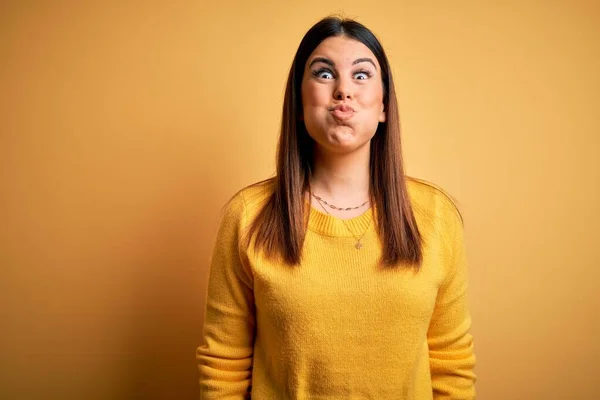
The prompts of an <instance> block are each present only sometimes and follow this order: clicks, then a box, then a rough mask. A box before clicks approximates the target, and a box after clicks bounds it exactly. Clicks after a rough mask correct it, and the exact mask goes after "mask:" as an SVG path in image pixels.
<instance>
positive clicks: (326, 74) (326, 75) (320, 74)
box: [313, 69, 333, 79]
mask: <svg viewBox="0 0 600 400" xmlns="http://www.w3.org/2000/svg"><path fill="white" fill-rule="evenodd" d="M313 75H314V76H316V77H317V78H321V79H333V74H332V73H331V71H329V70H326V69H320V70H318V71H313Z"/></svg>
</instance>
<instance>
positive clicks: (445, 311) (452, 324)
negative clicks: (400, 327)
mask: <svg viewBox="0 0 600 400" xmlns="http://www.w3.org/2000/svg"><path fill="white" fill-rule="evenodd" d="M447 208H451V209H450V210H448V209H447V212H444V215H445V217H444V219H445V223H444V226H445V228H444V232H443V234H442V238H443V239H444V241H445V244H446V246H445V249H446V253H445V254H446V256H445V258H444V263H445V264H446V265H444V268H445V269H446V276H445V279H444V280H443V282H442V284H441V286H440V288H439V291H438V295H437V299H436V304H435V308H434V311H433V315H432V318H431V322H430V325H429V330H428V333H427V339H428V344H429V363H430V368H431V378H432V386H433V398H434V399H435V400H450V399H452V400H472V399H474V398H475V386H474V385H475V380H476V376H475V374H474V372H473V368H474V367H475V355H474V352H473V337H472V336H471V333H470V329H471V316H470V313H469V306H468V299H467V287H468V272H467V262H466V256H465V248H464V240H463V227H462V221H461V218H460V216H459V214H458V211H457V210H456V208H455V207H454V205H453V204H451V205H448V207H447Z"/></svg>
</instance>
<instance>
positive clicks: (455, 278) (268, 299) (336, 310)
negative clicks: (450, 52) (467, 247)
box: [197, 18, 475, 400]
mask: <svg viewBox="0 0 600 400" xmlns="http://www.w3.org/2000/svg"><path fill="white" fill-rule="evenodd" d="M399 135H400V128H399V121H398V110H397V104H396V95H395V91H394V85H393V81H392V76H391V71H390V66H389V63H388V60H387V57H386V55H385V53H384V51H383V49H382V47H381V45H380V43H379V41H378V40H377V39H376V37H375V36H374V35H373V34H372V33H371V32H370V31H369V30H368V29H367V28H366V27H364V26H363V25H361V24H359V23H358V22H355V21H352V20H347V19H339V18H325V19H323V20H322V21H320V22H318V23H317V24H316V25H314V26H313V27H312V28H311V29H310V30H309V31H308V32H307V34H306V35H305V37H304V38H303V40H302V42H301V43H300V46H299V48H298V51H297V53H296V56H295V58H294V61H293V64H292V67H291V70H290V74H289V77H288V81H287V88H286V93H285V101H284V106H283V119H282V127H281V135H280V139H279V147H278V154H277V156H278V157H277V174H276V177H275V178H273V179H269V180H267V181H263V182H259V183H257V184H255V185H252V186H250V187H247V188H245V189H243V190H242V191H240V192H239V193H238V194H237V195H235V196H234V197H233V198H232V199H231V201H230V202H229V203H228V205H227V207H226V210H225V213H224V216H223V220H222V222H221V226H220V230H219V233H218V237H217V243H216V246H215V249H214V253H213V257H212V261H211V272H210V277H209V285H208V296H207V306H206V307H207V308H206V317H205V323H204V337H203V341H204V342H203V344H202V346H200V347H199V348H198V351H197V358H198V362H199V368H200V376H201V377H200V388H201V397H202V398H204V399H217V398H240V399H241V398H249V397H250V393H251V395H252V398H253V399H261V400H262V399H345V398H361V399H362V398H370V399H414V400H424V399H473V398H474V396H475V393H474V382H475V375H474V373H473V368H474V364H475V357H474V354H473V344H472V337H471V334H470V333H469V331H470V325H471V321H470V315H469V311H468V305H467V297H466V295H467V293H466V292H467V268H466V260H465V253H464V248H463V236H462V222H461V218H460V215H459V213H458V211H457V210H456V208H455V206H454V204H453V203H452V201H451V200H450V199H449V198H448V196H446V195H445V194H444V193H443V192H442V191H441V190H440V189H438V188H436V187H434V186H433V185H430V184H426V183H424V182H422V181H418V180H415V179H411V178H408V177H405V176H404V172H403V166H402V157H401V148H400V136H399Z"/></svg>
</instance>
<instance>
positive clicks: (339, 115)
mask: <svg viewBox="0 0 600 400" xmlns="http://www.w3.org/2000/svg"><path fill="white" fill-rule="evenodd" d="M354 114H355V112H354V111H353V110H345V111H344V110H340V109H334V110H333V111H331V115H333V117H334V118H335V119H338V120H340V121H345V120H347V119H350V118H352V117H353V116H354Z"/></svg>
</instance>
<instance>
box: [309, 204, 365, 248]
mask: <svg viewBox="0 0 600 400" xmlns="http://www.w3.org/2000/svg"><path fill="white" fill-rule="evenodd" d="M313 196H315V195H314V193H313ZM315 198H316V199H317V203H319V204H320V205H321V207H322V208H323V210H325V212H326V213H327V214H328V215H329V216H330V217H333V215H331V213H330V212H329V211H327V208H325V206H324V205H323V203H322V202H321V198H320V197H317V196H315ZM367 203H368V201H367ZM365 204H366V203H365ZM363 206H364V204H363ZM359 207H362V206H359ZM357 208H358V207H357ZM334 218H335V217H334ZM340 219H341V220H342V222H343V223H344V226H345V227H346V229H347V230H348V232H350V234H351V235H352V236H354V239H356V244H355V245H354V247H355V248H356V250H360V249H361V248H362V247H363V244H362V243H361V242H360V241H361V240H362V238H363V237H364V236H365V235H366V234H367V231H368V230H369V228H370V227H371V223H372V222H373V219H372V218H371V220H370V221H369V225H368V226H367V229H365V231H364V232H363V233H362V235H360V236H356V235H355V234H354V232H353V231H352V229H350V227H349V226H348V224H347V223H346V221H345V220H344V219H343V218H340Z"/></svg>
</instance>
